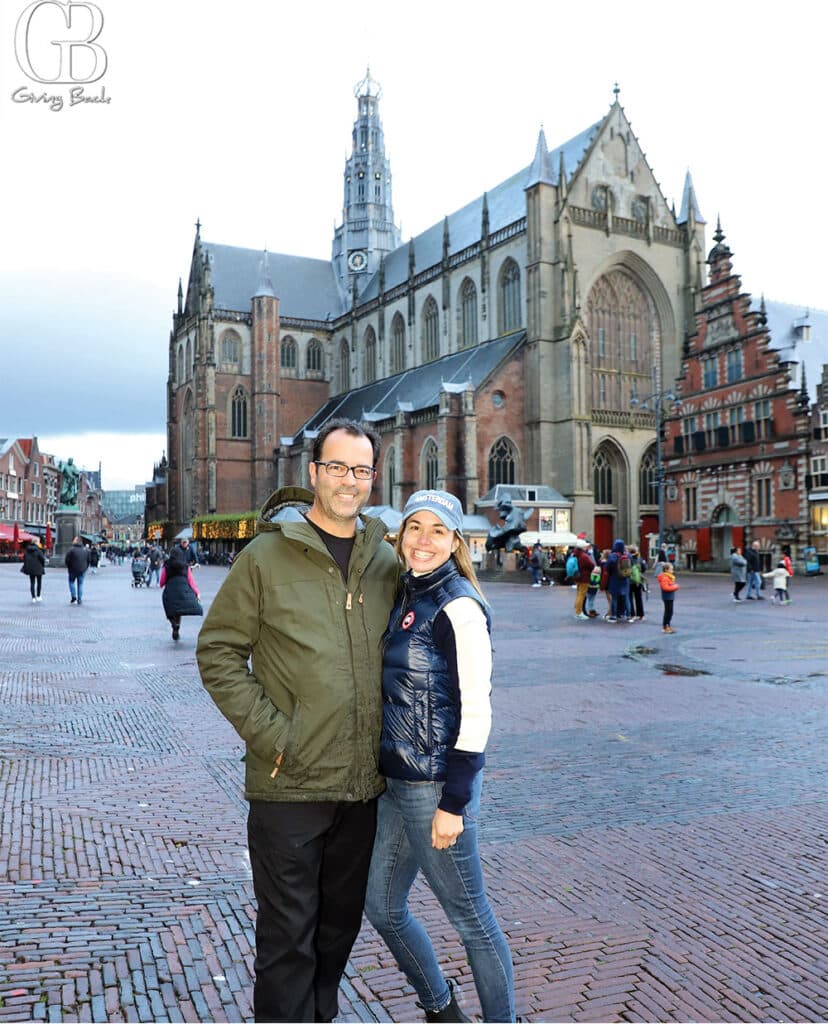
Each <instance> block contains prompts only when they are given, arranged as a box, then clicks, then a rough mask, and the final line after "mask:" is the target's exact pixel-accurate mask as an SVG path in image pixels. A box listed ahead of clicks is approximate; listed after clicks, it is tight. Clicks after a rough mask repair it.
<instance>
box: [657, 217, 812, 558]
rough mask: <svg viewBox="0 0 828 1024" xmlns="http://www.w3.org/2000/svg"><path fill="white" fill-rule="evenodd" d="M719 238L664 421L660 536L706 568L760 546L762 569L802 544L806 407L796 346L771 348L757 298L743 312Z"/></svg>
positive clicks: (743, 297) (718, 236)
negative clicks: (735, 549)
mask: <svg viewBox="0 0 828 1024" xmlns="http://www.w3.org/2000/svg"><path fill="white" fill-rule="evenodd" d="M724 237H725V236H724V234H723V233H722V230H721V226H720V225H719V226H718V227H717V230H716V233H715V236H714V238H715V241H716V244H715V246H714V247H713V249H712V250H711V251H710V255H709V257H708V260H707V262H708V264H709V266H710V283H709V284H708V285H707V286H706V287H705V288H703V289H702V293H701V303H700V307H699V311H698V313H697V315H696V329H695V331H694V333H693V334H692V336H690V337H688V340H687V345H686V348H685V353H684V359H683V362H682V370H681V376H680V378H679V381H678V391H679V394H680V397H681V399H682V404H681V406H680V407H678V408H676V409H674V410H673V415H672V416H671V418H670V419H669V420H668V421H667V424H666V427H667V432H668V438H667V441H668V444H667V456H666V467H665V498H666V501H665V521H666V522H667V524H668V527H669V528H668V529H667V530H665V533H666V535H667V537H666V539H667V540H671V539H673V540H679V539H680V542H681V550H682V552H683V553H684V554H685V555H688V556H689V561H690V563H691V564H694V563H695V564H698V565H699V566H704V564H705V563H707V564H708V565H710V566H711V567H721V566H723V565H725V564H727V563H728V561H729V558H730V549H731V547H732V546H739V547H744V546H745V545H747V544H749V543H752V542H753V541H755V540H758V541H759V543H760V549H761V551H762V553H763V555H764V559H763V560H764V562H765V565H766V566H767V565H769V564H770V562H771V561H772V559H773V558H776V557H778V555H779V553H780V551H781V549H782V548H783V547H790V549H791V552H792V554H797V553H798V552H799V551H800V550H801V547H802V546H804V545H805V544H807V543H808V534H809V523H808V518H809V515H808V495H807V490H806V483H807V481H808V480H810V477H809V475H808V474H809V465H808V447H809V435H810V417H811V413H810V402H809V397H808V391H807V387H806V383H805V368H804V362H803V363H802V367H801V371H800V373H799V375H797V373H796V368H797V365H798V362H799V359H798V358H797V357H796V356H795V355H794V346H792V345H786V346H785V347H782V348H776V349H775V348H773V347H771V335H770V332H769V329H768V316H767V312H766V308H765V303H764V300H763V301H762V303H761V306H760V308H759V309H758V310H756V309H752V308H751V298H750V296H749V295H748V294H746V293H744V292H742V291H741V280H740V278H739V277H738V276H737V275H736V274H734V273H733V266H732V261H731V257H732V253H731V251H730V249H729V247H728V246H727V245H726V244H725V241H724ZM806 319H807V318H806V317H803V318H802V320H803V321H804V320H806ZM797 376H799V381H797ZM797 385H798V386H797ZM676 533H677V534H678V535H677V536H676ZM671 535H672V536H671Z"/></svg>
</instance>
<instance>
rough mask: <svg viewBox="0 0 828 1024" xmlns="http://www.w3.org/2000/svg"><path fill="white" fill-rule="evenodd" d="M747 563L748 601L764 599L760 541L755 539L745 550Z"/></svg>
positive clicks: (746, 597)
mask: <svg viewBox="0 0 828 1024" xmlns="http://www.w3.org/2000/svg"><path fill="white" fill-rule="evenodd" d="M745 561H746V563H747V568H746V571H747V593H746V594H745V600H746V601H764V600H765V599H764V597H762V559H761V557H760V555H759V541H758V540H755V541H754V542H753V543H752V544H751V545H750V547H749V548H747V550H746V551H745Z"/></svg>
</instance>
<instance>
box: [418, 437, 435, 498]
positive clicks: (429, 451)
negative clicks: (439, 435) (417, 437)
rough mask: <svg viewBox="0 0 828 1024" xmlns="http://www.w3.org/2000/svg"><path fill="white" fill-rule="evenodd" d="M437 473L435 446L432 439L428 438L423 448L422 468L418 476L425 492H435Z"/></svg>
mask: <svg viewBox="0 0 828 1024" xmlns="http://www.w3.org/2000/svg"><path fill="white" fill-rule="evenodd" d="M438 472H439V456H438V452H437V444H436V442H435V441H434V439H433V438H431V437H430V438H429V439H428V441H426V444H425V447H424V448H423V467H422V473H421V474H420V479H421V480H422V481H423V487H425V489H426V490H427V491H433V490H436V488H437V474H438Z"/></svg>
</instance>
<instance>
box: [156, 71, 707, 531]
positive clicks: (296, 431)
mask: <svg viewBox="0 0 828 1024" xmlns="http://www.w3.org/2000/svg"><path fill="white" fill-rule="evenodd" d="M355 96H356V100H357V119H356V122H355V124H354V129H353V152H352V154H351V156H350V157H349V158H348V159H347V161H346V165H345V173H344V181H343V190H344V202H343V211H342V223H341V224H340V225H339V226H338V227H336V229H335V233H334V239H333V251H332V259H331V260H330V261H328V260H313V259H305V258H300V257H295V256H288V255H275V254H268V253H264V254H262V253H260V252H256V251H252V250H247V249H239V248H235V247H232V246H228V245H221V244H216V243H212V242H208V241H206V240H204V239H202V237H201V229H200V225H199V226H197V230H196V237H195V244H194V247H193V256H192V263H191V267H190V274H189V281H188V285H187V289H186V294H185V293H184V291H183V289H182V287H181V285H179V298H178V309H177V312H176V313H175V315H174V317H173V329H172V332H171V335H170V347H169V380H168V435H169V436H168V458H169V467H168V488H169V496H168V497H169V518H170V519H171V520H172V521H173V522H174V523H175V524H176V526H177V527H178V528H181V527H184V526H186V525H187V524H188V523H189V522H190V521H191V519H192V517H193V516H194V515H199V514H205V513H212V512H219V513H220V512H238V511H244V510H247V509H250V508H254V507H256V506H258V505H260V504H261V502H262V501H263V500H264V499H265V498H266V496H267V495H268V493H269V492H270V491H271V490H272V489H273V488H274V487H275V486H276V485H279V484H291V483H295V484H299V483H303V482H305V481H306V480H307V473H306V467H307V463H308V460H309V459H310V457H311V447H312V441H313V438H314V436H315V433H316V432H317V431H318V430H319V428H320V427H321V426H322V425H323V424H324V423H325V421H326V420H327V419H329V418H330V417H334V416H350V417H353V418H357V419H362V420H364V421H367V422H370V423H372V424H373V425H374V426H375V427H376V428H377V429H378V430H379V432H380V433H381V435H382V439H383V446H382V454H381V457H380V460H379V464H378V470H379V472H378V478H377V485H376V489H375V494H374V497H373V499H372V501H373V502H374V503H375V504H391V505H394V506H395V507H397V508H401V507H402V504H403V502H404V501H405V499H406V498H407V496H408V495H409V494H410V493H411V492H412V491H413V490H415V489H416V488H418V487H425V486H428V487H433V486H436V487H441V488H443V487H444V488H447V489H449V490H452V491H454V492H455V493H457V494H458V495H459V496H460V497H461V499H462V500H463V503H464V505H465V507H466V511H467V512H472V511H473V510H474V506H475V504H477V503H479V504H480V506H481V507H486V505H487V504H488V502H486V500H485V497H486V495H487V494H488V493H490V492H491V491H492V489H493V488H494V487H495V486H496V485H497V484H514V483H524V484H525V483H527V482H529V483H532V484H538V485H543V486H548V487H552V488H554V489H555V490H556V491H557V492H560V494H562V495H564V496H565V497H566V498H567V499H568V500H570V501H571V502H572V503H573V521H572V525H573V526H575V527H577V529H579V530H580V529H586V530H588V531H591V530H594V534H595V537H596V539H597V541H598V542H599V543H600V544H602V545H607V544H609V543H610V542H611V541H612V539H613V537H614V536H625V537H627V538H628V539H637V538H638V537H639V536H643V535H645V534H646V533H648V532H651V531H654V530H655V529H656V526H655V524H656V521H657V498H656V488H655V486H654V482H655V471H656V462H655V452H654V420H653V417H652V413H647V412H644V411H641V410H634V409H633V407H632V406H631V404H630V399H631V398H633V397H636V396H638V395H643V394H645V393H646V392H647V391H648V390H649V388H650V386H651V381H652V373H653V367H654V366H655V367H656V368H657V373H658V379H660V380H668V381H672V380H673V379H674V378H675V376H676V375H677V373H678V371H679V367H680V363H681V351H682V343H683V340H684V336H685V334H686V332H687V331H688V330H691V329H692V327H693V323H694V308H695V304H696V300H697V296H698V294H699V292H700V290H701V287H702V284H703V280H702V268H703V261H704V252H705V248H706V247H705V244H704V221H703V219H702V217H701V215H700V212H699V208H698V204H697V202H696V198H695V194H694V190H693V186H692V182H691V180H690V176H689V174H688V176H687V179H686V182H685V187H684V193H683V200H682V204H681V210H680V213H679V214H678V216H677V215H676V213H675V209H674V208H671V207H670V206H669V205H668V203H667V202H666V200H665V198H664V195H663V194H662V191H661V188H660V187H659V185H658V183H657V181H656V180H655V178H654V176H653V173H652V171H651V169H650V167H649V166H648V164H647V161H646V159H645V157H644V154H643V152H642V149H641V146H640V145H639V142H638V140H637V139H636V137H635V135H634V134H633V132H632V129H631V127H630V123H629V121H628V120H627V117H626V114H625V112H624V110H623V108H622V107H621V106H620V103H619V102H618V93H617V89H616V94H615V99H614V102H613V103H612V105H611V106H610V109H609V111H608V112H607V114H606V115H605V116H604V117H603V118H602V119H601V120H600V121H597V122H596V123H595V124H593V125H591V126H589V127H588V128H586V129H585V130H584V131H583V132H581V133H580V134H579V135H577V136H576V137H575V138H573V139H570V140H569V141H568V142H565V143H564V144H563V145H561V146H558V147H557V148H556V149H554V150H552V151H550V150H549V148H548V147H547V143H546V138H545V134H544V131H543V129H541V131H540V134H539V137H538V140H537V146H536V150H535V155H534V159H533V160H532V161H531V163H530V164H529V165H528V166H527V165H523V166H519V167H518V169H517V170H516V172H515V173H514V174H513V175H512V176H511V177H510V178H508V179H507V180H506V181H503V182H501V183H500V184H497V185H495V186H494V187H493V188H491V189H490V190H489V191H488V192H486V193H485V194H483V195H482V196H477V197H476V198H474V199H472V200H471V201H470V202H469V203H468V205H466V206H465V207H463V208H462V209H460V210H457V211H455V212H454V213H452V214H450V215H449V216H447V217H446V218H445V219H444V220H442V221H440V222H437V223H435V224H434V225H433V226H432V227H431V228H429V229H428V230H426V231H424V232H422V233H421V234H420V235H418V236H416V237H414V238H411V239H410V240H409V241H408V242H405V243H402V244H401V242H400V237H399V232H398V230H397V228H396V227H395V220H394V212H393V207H392V201H391V174H390V169H389V164H388V160H387V158H386V156H385V147H384V135H383V129H382V124H381V122H380V117H379V100H380V96H381V92H380V89H379V87H378V85H377V83H376V82H375V81H374V80H373V79H372V78H371V77H370V74H368V75H367V76H366V77H365V79H363V80H362V82H360V83H359V85H358V86H357V88H356V90H355ZM529 525H530V527H532V526H536V524H535V523H533V522H532V520H531V519H530V523H529Z"/></svg>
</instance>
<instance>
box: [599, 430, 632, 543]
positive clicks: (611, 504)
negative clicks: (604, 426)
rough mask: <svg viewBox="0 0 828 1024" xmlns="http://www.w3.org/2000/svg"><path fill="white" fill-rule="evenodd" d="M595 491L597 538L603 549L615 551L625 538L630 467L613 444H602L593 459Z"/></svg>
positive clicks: (609, 442)
mask: <svg viewBox="0 0 828 1024" xmlns="http://www.w3.org/2000/svg"><path fill="white" fill-rule="evenodd" d="M592 491H593V501H594V506H595V513H594V515H595V520H594V523H593V538H594V541H595V543H596V544H597V545H598V547H599V548H601V549H602V550H603V549H604V548H611V547H612V542H613V541H614V540H615V538H616V537H619V536H623V535H624V532H625V525H626V520H627V464H626V461H625V459H624V456H623V453H622V452H621V450H620V449H619V448H618V446H617V445H615V444H614V443H613V442H611V441H604V442H602V443H601V444H600V445H599V446H598V448H597V449H596V450H595V454H594V455H593V457H592Z"/></svg>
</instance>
